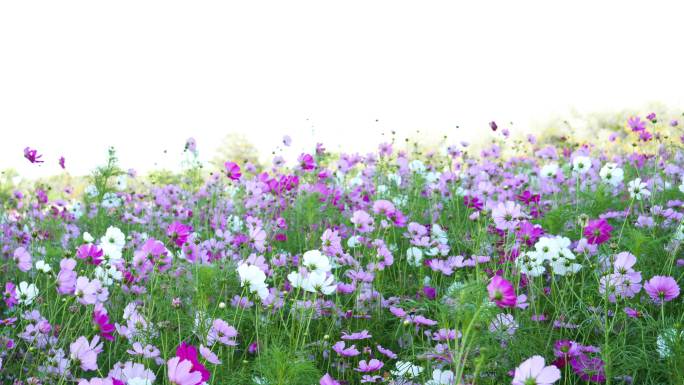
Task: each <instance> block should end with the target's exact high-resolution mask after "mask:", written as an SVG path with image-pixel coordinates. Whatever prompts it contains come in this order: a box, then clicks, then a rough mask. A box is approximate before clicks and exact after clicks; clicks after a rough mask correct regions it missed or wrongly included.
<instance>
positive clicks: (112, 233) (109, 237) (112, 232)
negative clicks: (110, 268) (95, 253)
mask: <svg viewBox="0 0 684 385" xmlns="http://www.w3.org/2000/svg"><path fill="white" fill-rule="evenodd" d="M125 244H126V236H125V235H124V233H123V232H122V231H121V230H119V228H117V227H114V226H109V227H108V228H107V231H106V232H105V235H103V236H102V238H100V248H101V249H102V251H103V252H104V255H106V256H107V257H108V258H109V259H110V260H112V261H118V260H120V259H121V250H122V249H123V247H124V245H125Z"/></svg>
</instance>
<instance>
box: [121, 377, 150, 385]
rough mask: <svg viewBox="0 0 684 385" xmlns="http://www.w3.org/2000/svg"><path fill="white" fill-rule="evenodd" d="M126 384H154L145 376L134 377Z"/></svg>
mask: <svg viewBox="0 0 684 385" xmlns="http://www.w3.org/2000/svg"><path fill="white" fill-rule="evenodd" d="M126 385H152V381H150V380H148V379H147V378H143V377H133V378H129V379H128V380H127V381H126Z"/></svg>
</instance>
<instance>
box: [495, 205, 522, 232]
mask: <svg viewBox="0 0 684 385" xmlns="http://www.w3.org/2000/svg"><path fill="white" fill-rule="evenodd" d="M523 217H524V215H523V213H522V208H521V207H520V205H519V204H518V203H516V202H513V201H506V202H499V204H498V205H497V206H496V207H494V208H493V209H492V218H493V219H494V224H495V225H496V228H497V229H499V230H502V231H506V230H514V229H515V228H516V226H517V225H518V223H519V222H520V219H521V218H523Z"/></svg>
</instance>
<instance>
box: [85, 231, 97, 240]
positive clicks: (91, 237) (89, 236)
mask: <svg viewBox="0 0 684 385" xmlns="http://www.w3.org/2000/svg"><path fill="white" fill-rule="evenodd" d="M83 240H84V241H86V242H88V243H92V242H93V241H94V240H95V238H93V236H92V235H90V233H89V232H87V231H85V232H83Z"/></svg>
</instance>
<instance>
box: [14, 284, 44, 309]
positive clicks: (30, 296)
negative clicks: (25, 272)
mask: <svg viewBox="0 0 684 385" xmlns="http://www.w3.org/2000/svg"><path fill="white" fill-rule="evenodd" d="M14 291H15V294H16V295H17V302H19V304H22V305H30V304H32V303H33V300H34V299H36V297H37V296H38V292H39V291H38V288H37V287H36V285H34V284H29V283H28V282H26V281H21V283H19V286H17V287H16V288H15V290H14Z"/></svg>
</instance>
